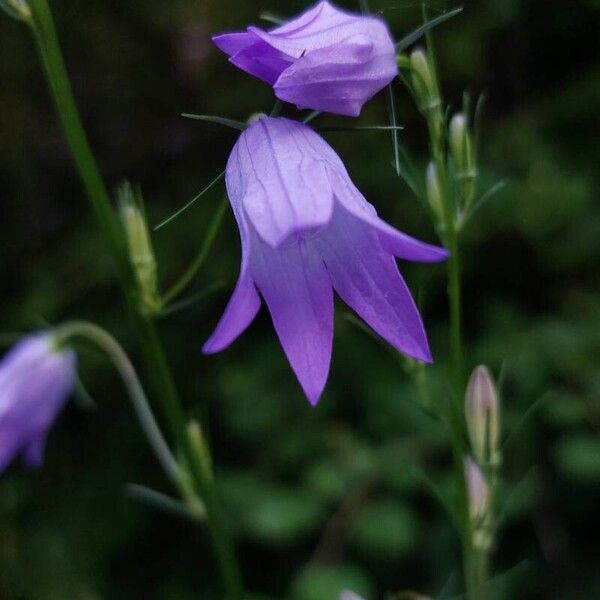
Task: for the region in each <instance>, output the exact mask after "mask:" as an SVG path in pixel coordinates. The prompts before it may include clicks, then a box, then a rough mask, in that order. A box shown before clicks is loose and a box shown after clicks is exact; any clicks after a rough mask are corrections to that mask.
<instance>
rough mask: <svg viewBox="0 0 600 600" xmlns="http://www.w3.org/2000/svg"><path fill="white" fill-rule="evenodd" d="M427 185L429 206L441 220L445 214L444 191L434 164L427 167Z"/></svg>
mask: <svg viewBox="0 0 600 600" xmlns="http://www.w3.org/2000/svg"><path fill="white" fill-rule="evenodd" d="M425 183H426V184H427V200H428V201H429V206H431V210H433V212H434V214H435V215H436V217H438V218H439V219H441V218H442V217H443V213H444V205H443V200H442V189H441V186H440V178H439V177H438V172H437V167H436V166H435V164H434V163H432V162H430V163H429V165H427V174H426V177H425Z"/></svg>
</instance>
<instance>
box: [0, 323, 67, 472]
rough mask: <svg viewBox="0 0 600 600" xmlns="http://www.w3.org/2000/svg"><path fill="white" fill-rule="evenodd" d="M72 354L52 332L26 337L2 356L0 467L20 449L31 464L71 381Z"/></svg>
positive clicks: (37, 460)
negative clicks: (58, 346) (60, 343)
mask: <svg viewBox="0 0 600 600" xmlns="http://www.w3.org/2000/svg"><path fill="white" fill-rule="evenodd" d="M75 364H76V356H75V353H74V352H73V351H72V350H69V349H61V348H56V347H55V338H54V336H53V335H52V334H50V333H46V332H42V333H35V334H32V335H29V336H27V337H25V338H24V339H23V340H21V341H20V342H19V343H17V344H16V345H15V346H14V347H13V348H12V349H11V350H10V351H9V352H8V354H7V355H6V356H5V357H4V358H3V359H2V361H1V362H0V473H2V472H3V471H4V470H5V469H6V467H7V466H8V465H9V464H10V463H11V462H12V460H13V459H14V458H15V457H16V456H17V455H19V454H22V456H23V458H24V461H25V464H26V465H27V466H29V467H31V468H34V467H39V466H41V464H42V461H43V458H44V446H45V443H46V436H47V434H48V431H49V429H50V428H51V427H52V425H53V423H54V421H55V420H56V418H57V417H58V415H59V413H60V412H61V410H62V408H63V406H64V405H65V402H66V400H67V398H68V396H69V394H70V393H71V391H72V389H73V386H74V382H75Z"/></svg>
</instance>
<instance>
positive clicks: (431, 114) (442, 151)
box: [423, 5, 488, 600]
mask: <svg viewBox="0 0 600 600" xmlns="http://www.w3.org/2000/svg"><path fill="white" fill-rule="evenodd" d="M423 17H424V21H425V22H427V20H428V15H427V10H426V8H425V5H423ZM426 37H427V55H428V63H429V68H430V69H431V74H432V82H433V86H434V89H433V96H434V98H436V99H437V102H433V103H431V105H430V106H429V107H428V108H427V109H426V110H425V111H424V114H425V117H426V120H427V126H428V129H429V138H430V146H431V154H432V158H433V162H434V164H435V166H436V169H437V174H438V177H439V184H440V193H441V196H442V206H443V211H442V229H443V234H444V238H445V242H446V246H447V248H448V250H449V251H450V256H449V258H448V262H447V271H448V301H449V312H450V375H451V382H452V392H451V393H452V401H451V404H450V414H449V419H448V421H449V422H448V425H449V433H450V438H451V445H452V454H453V463H454V465H453V467H454V478H455V482H456V489H457V492H458V498H457V500H458V507H459V511H460V513H459V522H460V523H461V524H462V536H461V537H462V539H461V542H462V549H463V552H462V554H463V569H464V579H465V587H466V596H467V598H468V600H486V598H487V580H488V565H487V557H486V555H485V554H483V553H482V552H480V551H478V550H477V549H476V548H475V547H474V544H473V528H472V524H471V519H470V516H469V499H468V494H467V489H466V483H465V476H464V459H465V449H464V429H465V423H464V414H463V406H462V397H463V394H464V386H465V381H464V371H463V369H464V366H463V364H464V358H463V342H462V293H461V269H460V245H459V231H458V227H457V221H456V209H455V205H454V199H453V194H452V185H451V182H450V174H449V170H448V164H447V154H446V136H445V131H446V123H445V114H444V108H443V102H442V95H441V92H440V84H439V78H438V74H437V66H436V60H435V52H434V46H433V39H432V35H431V32H429V31H428V32H427V34H426Z"/></svg>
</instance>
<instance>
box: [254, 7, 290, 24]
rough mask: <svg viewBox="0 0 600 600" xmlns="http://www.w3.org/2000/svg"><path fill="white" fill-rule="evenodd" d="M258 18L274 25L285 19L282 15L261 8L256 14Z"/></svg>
mask: <svg viewBox="0 0 600 600" xmlns="http://www.w3.org/2000/svg"><path fill="white" fill-rule="evenodd" d="M258 18H259V19H261V20H262V21H267V23H273V24H274V25H281V24H282V23H283V22H284V21H285V19H284V18H283V17H282V16H280V15H276V14H275V13H272V12H271V11H268V10H263V11H262V12H261V13H260V14H259V15H258Z"/></svg>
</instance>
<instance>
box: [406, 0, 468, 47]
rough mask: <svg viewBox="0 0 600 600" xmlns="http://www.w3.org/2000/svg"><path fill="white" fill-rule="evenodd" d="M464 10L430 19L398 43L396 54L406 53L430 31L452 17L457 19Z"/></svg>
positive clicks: (460, 9) (459, 8) (460, 7)
mask: <svg viewBox="0 0 600 600" xmlns="http://www.w3.org/2000/svg"><path fill="white" fill-rule="evenodd" d="M462 10H463V7H462V6H459V7H458V8H455V9H453V10H450V11H448V12H445V13H442V14H441V15H438V16H437V17H434V18H433V19H430V20H429V21H427V22H426V23H423V25H421V26H420V27H417V28H416V29H415V30H414V31H413V32H411V33H409V34H408V35H407V36H405V37H403V38H402V39H401V40H400V41H399V42H397V43H396V52H398V53H400V52H404V50H406V49H407V48H408V47H409V46H410V45H412V44H414V43H415V42H416V41H417V40H418V39H420V38H421V37H423V36H424V35H425V34H426V33H427V32H428V31H430V30H431V29H433V28H434V27H437V26H438V25H441V24H442V23H445V22H446V21H448V20H449V19H451V18H452V17H455V16H456V15H458V14H459V13H461V12H462Z"/></svg>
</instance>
